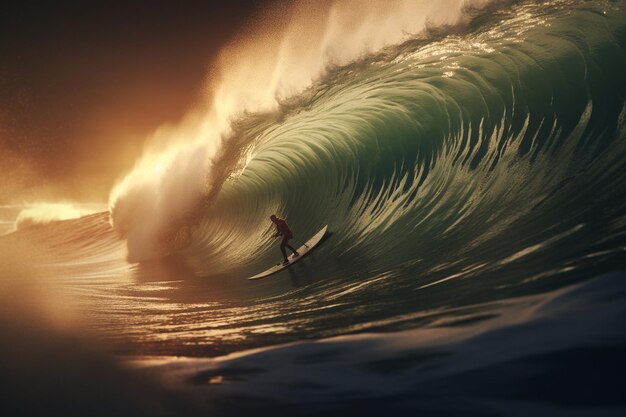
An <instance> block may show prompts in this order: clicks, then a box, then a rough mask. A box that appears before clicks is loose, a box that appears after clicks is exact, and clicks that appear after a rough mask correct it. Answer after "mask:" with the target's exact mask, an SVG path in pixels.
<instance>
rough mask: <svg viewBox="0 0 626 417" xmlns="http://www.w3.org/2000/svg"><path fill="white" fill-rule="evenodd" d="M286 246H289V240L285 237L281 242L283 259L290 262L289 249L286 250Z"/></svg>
mask: <svg viewBox="0 0 626 417" xmlns="http://www.w3.org/2000/svg"><path fill="white" fill-rule="evenodd" d="M285 246H289V245H288V244H287V240H286V239H283V241H282V242H281V243H280V251H281V252H282V253H283V259H284V260H285V263H287V262H289V259H287V251H286V250H285Z"/></svg>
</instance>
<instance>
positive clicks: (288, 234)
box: [270, 214, 300, 265]
mask: <svg viewBox="0 0 626 417" xmlns="http://www.w3.org/2000/svg"><path fill="white" fill-rule="evenodd" d="M270 220H271V221H272V222H273V223H274V224H275V225H276V234H275V235H274V237H278V236H280V235H282V236H283V240H282V242H280V251H281V252H282V253H283V259H284V261H283V265H286V264H288V263H289V259H287V251H285V248H289V250H291V251H292V252H293V254H294V256H298V255H300V254H299V253H298V251H296V250H295V249H294V248H292V247H291V245H289V243H288V242H289V240H290V239H292V238H293V232H292V231H291V229H290V228H289V226H288V225H287V222H286V221H285V220H283V219H280V218H278V217H276V216H275V215H273V214H272V215H271V216H270Z"/></svg>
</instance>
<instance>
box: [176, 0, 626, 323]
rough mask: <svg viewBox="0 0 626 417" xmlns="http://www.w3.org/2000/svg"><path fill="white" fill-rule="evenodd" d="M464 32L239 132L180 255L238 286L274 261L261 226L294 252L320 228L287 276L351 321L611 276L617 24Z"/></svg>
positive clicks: (411, 45)
mask: <svg viewBox="0 0 626 417" xmlns="http://www.w3.org/2000/svg"><path fill="white" fill-rule="evenodd" d="M474 25H475V27H472V28H470V29H469V33H463V34H458V35H447V36H441V39H438V40H437V39H435V40H433V39H414V40H410V41H408V42H406V43H403V44H401V45H398V46H394V47H390V48H387V49H385V50H383V51H381V52H380V53H379V54H376V55H374V56H368V57H366V58H364V59H363V60H361V61H358V62H354V63H353V64H351V65H347V66H344V67H340V68H337V69H335V70H332V71H330V72H329V74H327V76H326V77H325V78H324V79H323V80H320V81H319V82H318V83H316V84H315V85H314V86H312V87H311V88H310V89H308V90H307V91H306V92H304V93H303V94H301V95H299V96H297V97H293V98H292V99H291V100H290V101H289V102H287V103H284V104H283V106H282V108H281V109H280V112H279V113H278V114H270V115H254V114H253V115H249V116H248V117H246V118H243V119H240V120H239V121H238V122H237V123H238V124H237V127H236V136H237V137H238V140H239V141H238V143H239V144H242V143H243V144H245V147H242V148H240V149H245V150H244V151H243V153H242V155H243V157H242V158H243V163H242V166H241V167H240V168H239V169H238V170H237V171H235V172H230V173H229V174H230V177H229V178H228V179H227V180H226V181H225V182H224V183H223V184H222V186H221V189H220V190H219V192H218V193H217V195H216V197H215V200H214V201H213V202H212V203H211V204H210V206H209V208H208V210H207V212H206V214H205V217H204V219H203V221H202V222H201V224H200V226H199V227H196V228H195V229H194V231H193V232H192V239H191V242H192V243H191V244H190V245H189V246H188V247H186V248H185V249H183V250H182V253H183V254H184V255H185V256H187V257H189V258H190V259H192V262H193V263H194V266H195V267H196V268H197V269H198V270H199V271H202V270H204V271H213V272H218V273H228V274H233V275H235V276H241V277H245V276H246V274H249V273H252V272H253V271H258V270H261V269H263V267H264V266H267V265H271V263H272V262H273V261H275V260H276V259H278V258H279V256H278V255H279V253H278V252H277V249H276V242H275V241H273V240H272V239H271V230H270V228H269V222H268V221H267V218H268V216H269V215H270V214H272V213H278V214H279V215H281V216H284V217H286V218H287V219H288V221H289V223H290V224H291V225H292V226H293V229H294V230H295V231H296V236H297V237H299V238H300V239H301V240H305V238H307V237H308V236H309V235H312V234H313V233H315V232H316V231H317V230H319V228H321V227H322V226H323V225H324V224H329V226H330V230H332V232H333V234H332V237H331V238H330V239H329V240H328V243H327V244H324V245H323V247H322V248H320V250H319V251H317V252H316V258H315V260H311V262H310V263H311V265H310V266H309V268H311V269H312V271H309V272H303V273H306V274H312V275H313V276H324V277H327V278H325V279H324V283H323V284H321V283H320V282H317V284H316V285H324V286H325V285H328V286H329V287H339V288H342V287H343V286H344V285H348V286H352V285H354V286H357V287H359V290H355V291H351V292H350V299H351V300H352V301H353V302H354V303H355V305H359V304H361V303H362V302H363V300H364V299H360V297H365V299H367V297H372V296H374V294H376V295H375V297H376V299H377V302H383V301H382V300H385V299H388V300H389V303H390V304H396V303H397V302H398V297H403V298H404V297H409V299H408V300H406V301H407V302H406V303H400V304H401V305H403V306H404V307H406V308H407V309H409V310H410V309H413V308H414V303H412V302H409V300H411V299H415V298H416V297H420V298H421V297H422V295H418V294H421V293H423V292H425V291H428V292H431V291H432V292H435V293H440V292H445V293H446V294H448V296H449V295H450V293H449V291H463V293H464V294H465V297H467V299H468V300H469V299H472V298H473V297H474V296H475V297H479V298H480V297H484V296H486V295H485V294H489V295H488V296H493V294H494V293H497V294H500V293H507V292H510V291H521V290H522V288H523V289H527V290H531V289H536V288H537V287H542V286H546V285H548V286H549V285H552V284H553V283H556V282H560V283H563V281H564V280H565V281H568V282H571V281H575V280H577V279H579V278H580V277H584V276H587V273H588V271H586V268H587V267H591V266H593V268H594V269H597V268H598V264H599V263H600V264H602V265H606V268H609V269H610V268H611V266H612V265H614V264H613V262H616V259H621V257H622V256H623V249H622V246H623V245H621V244H620V243H619V242H623V241H622V240H621V239H623V229H622V227H621V226H620V224H621V222H620V220H619V219H621V216H623V208H624V201H623V198H622V197H621V196H622V195H624V192H623V191H624V186H625V182H624V172H625V171H624V150H625V148H624V136H623V135H624V130H623V129H624V125H623V123H624V116H625V113H624V97H625V92H626V87H625V82H624V79H623V76H622V74H623V73H624V70H625V69H626V60H625V58H626V55H625V54H624V49H623V48H624V10H623V7H622V6H621V5H618V4H612V3H611V4H609V3H606V4H605V3H600V4H594V5H591V4H588V3H580V4H575V6H574V7H572V4H571V3H555V4H552V5H550V6H549V7H547V6H545V5H544V6H542V7H539V6H538V5H533V4H530V5H523V4H522V5H518V6H516V7H514V8H513V9H512V10H506V11H502V10H500V11H498V12H494V13H491V14H489V15H486V16H482V19H477V21H475V22H474ZM548 265H549V266H548ZM303 269H305V268H303ZM379 277H384V278H383V279H379ZM369 280H372V281H371V285H369V284H368V285H364V283H365V282H370V281H369ZM514 287H520V288H516V289H513V288H514ZM486 289H490V291H486ZM496 289H497V290H496ZM318 290H319V288H318ZM481 294H482V295H481ZM322 298H326V297H322ZM426 298H427V299H429V300H430V299H431V297H430V295H429V296H426ZM385 304H386V303H385ZM383 310H385V311H387V312H390V311H389V309H388V306H384V308H383ZM390 313H391V312H390Z"/></svg>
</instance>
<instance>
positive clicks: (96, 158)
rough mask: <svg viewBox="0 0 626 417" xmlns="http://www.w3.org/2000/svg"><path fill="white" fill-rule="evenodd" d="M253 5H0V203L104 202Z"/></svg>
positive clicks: (198, 85)
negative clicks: (51, 199) (111, 188)
mask: <svg viewBox="0 0 626 417" xmlns="http://www.w3.org/2000/svg"><path fill="white" fill-rule="evenodd" d="M267 3H268V2H267V1H261V0H256V1H252V0H247V1H243V0H237V1H233V0H229V1H219V2H217V1H215V2H211V1H190V0H186V1H169V2H165V1H145V2H117V3H116V2H92V1H82V2H63V1H56V2H49V3H47V2H38V1H15V2H7V1H4V2H2V5H0V163H1V172H0V186H1V188H2V189H0V204H2V203H7V202H10V201H16V200H20V199H30V200H32V199H33V198H40V199H41V198H44V199H45V198H72V199H76V200H79V201H80V200H82V201H94V200H101V201H102V200H105V199H106V197H107V193H108V191H109V189H110V187H111V185H112V183H113V181H114V180H115V179H116V178H118V177H119V176H120V175H121V174H122V173H124V172H125V171H126V170H128V169H129V168H130V167H131V166H132V164H133V162H134V160H135V158H136V157H137V156H138V155H139V154H140V151H141V146H142V143H143V141H144V140H145V139H146V137H147V136H148V135H149V134H150V133H151V132H152V131H153V130H154V129H155V128H156V127H158V126H160V125H161V124H163V123H167V122H172V123H176V122H177V121H179V120H180V119H181V117H182V116H184V115H185V113H186V111H187V110H188V109H189V108H190V107H191V106H192V105H193V104H194V101H195V100H197V99H198V97H199V95H200V94H201V92H202V91H201V90H202V84H203V81H204V80H205V79H206V76H207V73H208V72H207V69H208V67H209V64H210V62H211V60H212V59H213V58H215V56H216V54H217V53H218V51H219V50H220V48H221V47H222V46H223V45H224V44H225V43H226V42H228V41H229V40H230V39H232V37H233V36H234V35H235V34H236V33H237V32H238V31H240V30H242V29H243V28H244V27H245V26H246V25H247V24H249V22H250V21H251V18H252V16H253V15H255V14H256V13H257V12H258V11H259V10H260V8H262V7H266V6H267Z"/></svg>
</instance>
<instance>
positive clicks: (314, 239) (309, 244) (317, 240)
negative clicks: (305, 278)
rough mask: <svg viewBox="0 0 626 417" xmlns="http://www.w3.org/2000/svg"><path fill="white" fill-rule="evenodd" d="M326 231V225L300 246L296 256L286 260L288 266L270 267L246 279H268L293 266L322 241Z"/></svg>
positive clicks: (280, 264)
mask: <svg viewBox="0 0 626 417" xmlns="http://www.w3.org/2000/svg"><path fill="white" fill-rule="evenodd" d="M326 229H328V225H326V226H324V227H323V228H322V230H320V231H319V232H317V233H316V234H315V236H313V237H312V238H311V239H309V240H308V241H307V242H306V243H305V244H304V245H302V246H300V247H299V248H298V249H297V250H298V254H299V255H298V256H294V255H293V253H292V254H291V255H290V256H289V257H288V258H287V259H288V260H289V263H288V264H284V265H283V264H282V262H281V263H279V264H278V265H274V266H273V267H271V268H270V269H268V270H267V271H263V272H261V273H260V274H256V275H255V276H253V277H250V278H248V279H261V278H266V277H269V276H270V275H273V274H275V273H277V272H280V271H282V270H283V269H285V268H289V267H290V266H291V265H293V264H295V263H296V262H298V261H299V260H300V259H302V258H303V257H304V255H306V254H307V253H308V252H310V251H311V250H312V249H313V248H314V247H315V246H316V245H317V244H318V243H320V241H321V240H322V238H323V237H324V235H325V234H326Z"/></svg>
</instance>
